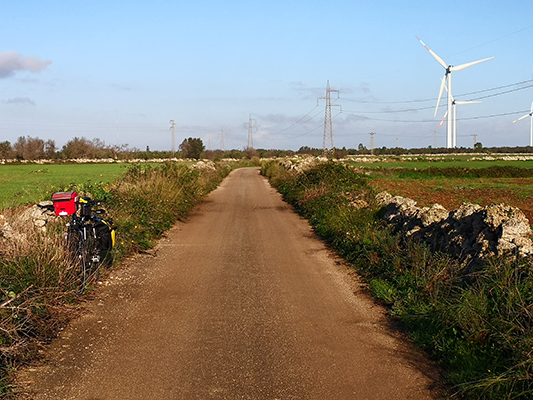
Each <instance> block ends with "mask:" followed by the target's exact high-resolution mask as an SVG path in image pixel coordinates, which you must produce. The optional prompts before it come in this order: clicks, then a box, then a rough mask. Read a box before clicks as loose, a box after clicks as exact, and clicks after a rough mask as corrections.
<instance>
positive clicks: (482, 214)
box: [376, 192, 533, 270]
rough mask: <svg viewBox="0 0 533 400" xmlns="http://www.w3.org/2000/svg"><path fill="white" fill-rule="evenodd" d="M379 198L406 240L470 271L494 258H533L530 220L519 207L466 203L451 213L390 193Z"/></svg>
mask: <svg viewBox="0 0 533 400" xmlns="http://www.w3.org/2000/svg"><path fill="white" fill-rule="evenodd" d="M376 198H377V201H378V202H379V203H380V204H381V205H382V206H383V207H384V209H383V211H384V215H383V218H384V219H385V220H386V221H388V222H390V223H392V224H395V225H396V226H397V227H398V229H399V230H401V231H402V232H403V233H404V234H405V236H406V237H411V238H413V239H414V240H417V241H421V242H424V243H427V244H428V245H429V246H430V247H431V248H432V249H433V250H435V251H442V252H446V253H449V254H452V255H454V256H456V257H457V258H458V259H459V260H460V261H461V263H462V265H463V266H464V267H465V268H467V270H470V269H472V268H474V267H475V266H476V265H478V264H480V263H481V262H483V260H484V259H486V258H487V257H489V256H493V255H501V254H505V253H510V254H518V255H521V256H529V255H532V254H533V242H532V241H531V234H532V232H531V227H530V225H529V220H528V219H527V218H526V216H525V215H524V213H523V212H522V211H521V210H520V209H518V208H516V207H513V206H509V205H507V204H491V205H488V206H485V207H481V206H480V205H478V204H470V203H465V204H463V205H462V206H461V207H459V208H458V209H457V210H453V211H448V210H446V209H445V208H444V207H443V206H441V205H439V204H435V205H433V206H432V207H417V206H416V201H414V200H412V199H409V198H405V197H401V196H392V195H390V194H389V193H387V192H382V193H379V194H378V195H377V197H376Z"/></svg>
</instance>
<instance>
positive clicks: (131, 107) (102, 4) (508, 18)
mask: <svg viewBox="0 0 533 400" xmlns="http://www.w3.org/2000/svg"><path fill="white" fill-rule="evenodd" d="M531 15H533V2H531V1H530V0H513V1H511V2H494V1H486V0H485V1H477V0H459V1H458V0H448V1H447V2H435V1H429V0H425V1H412V0H404V1H392V0H391V1H388V0H387V1H380V0H370V1H365V0H337V1H335V2H332V1H327V0H264V1H263V0H255V1H254V0H232V1H221V0H218V1H217V0H195V1H181V0H174V1H170V0H168V1H162V0H159V1H158V0H151V1H136V0H128V1H125V0H124V1H114V0H106V1H100V0H92V1H87V0H85V1H78V0H71V1H68V2H65V1H55V0H46V1H43V0H38V1H37V0H18V1H13V0H0V142H2V141H6V140H7V141H9V142H11V143H12V144H13V143H15V142H16V140H17V139H18V138H19V137H21V136H30V137H38V138H41V139H44V140H54V141H55V143H56V146H57V147H58V149H61V147H62V146H63V145H64V144H65V143H67V142H68V141H69V140H71V139H73V138H74V137H78V138H81V137H84V138H86V139H89V140H93V139H100V140H102V141H104V142H105V143H106V144H107V145H113V146H114V145H120V146H125V145H127V147H128V148H136V149H139V150H146V149H147V148H149V149H150V150H171V149H172V131H171V129H170V127H171V124H170V121H171V120H174V121H175V124H176V125H175V126H176V128H175V146H176V148H177V146H178V145H179V143H181V142H182V141H183V140H184V139H185V138H189V137H193V138H201V139H202V140H203V142H204V144H205V146H206V147H207V148H208V149H211V150H215V149H224V150H230V149H240V150H242V149H244V148H246V147H247V146H248V144H249V133H250V131H251V134H252V141H253V142H252V144H253V147H254V148H257V149H259V148H261V149H284V150H298V149H299V148H300V147H302V146H309V147H315V148H322V146H323V139H324V125H325V124H324V122H325V115H326V100H325V99H324V98H325V97H326V87H327V83H328V81H329V84H330V87H331V89H333V90H335V91H332V92H330V95H331V103H332V107H331V115H332V125H333V139H334V145H335V147H337V148H342V147H346V148H357V147H358V146H359V144H362V145H364V146H366V147H367V148H370V146H371V137H372V136H371V135H370V133H371V132H372V133H374V135H373V138H374V146H375V147H384V146H385V147H388V148H391V147H403V148H418V147H428V146H432V147H445V145H446V142H445V137H446V123H444V124H443V125H442V126H440V127H439V124H440V122H441V120H442V118H443V116H444V114H445V112H446V100H445V97H446V92H445V94H444V95H443V100H442V101H441V106H440V107H439V109H438V110H437V115H436V116H435V115H434V113H435V106H436V103H437V97H438V94H439V89H440V84H441V79H442V77H443V76H444V72H445V69H444V68H443V67H442V66H441V65H440V64H439V63H438V62H437V61H436V60H435V58H433V57H432V55H431V54H430V53H429V52H428V51H427V50H426V49H425V48H424V46H423V45H422V44H421V43H420V42H419V41H418V40H417V37H416V36H418V37H420V39H421V40H423V42H424V43H425V44H426V45H427V47H428V48H430V49H431V50H432V51H434V52H435V53H436V54H437V55H438V56H439V57H441V58H442V59H443V60H444V61H445V62H446V63H447V64H451V65H460V64H463V63H468V62H471V61H476V60H480V59H484V58H487V57H494V59H492V60H490V61H486V62H483V63H480V64H477V65H474V66H471V67H469V68H466V69H463V70H461V71H455V72H453V73H452V76H453V90H452V92H453V96H454V98H455V99H456V100H458V101H469V100H472V101H480V102H481V103H475V104H464V105H458V106H457V136H458V137H457V146H459V147H472V146H473V145H474V143H475V142H476V141H477V142H481V143H482V144H483V146H484V147H495V146H512V147H514V146H527V145H528V144H529V135H530V123H529V122H530V119H529V118H525V119H523V120H521V121H518V122H517V123H514V124H513V123H512V121H514V120H515V119H517V118H519V117H521V116H523V115H525V114H528V113H529V112H530V110H531V106H532V100H533V51H532V48H531V43H532V38H533V19H532V18H531ZM337 91H338V92H337ZM250 121H251V126H252V128H251V130H250Z"/></svg>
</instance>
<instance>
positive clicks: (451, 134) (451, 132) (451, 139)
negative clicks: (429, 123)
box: [416, 36, 494, 149]
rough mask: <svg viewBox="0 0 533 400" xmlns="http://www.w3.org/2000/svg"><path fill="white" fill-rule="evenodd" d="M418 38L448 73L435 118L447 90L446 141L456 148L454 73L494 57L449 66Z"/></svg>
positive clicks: (443, 83) (441, 89) (448, 146)
mask: <svg viewBox="0 0 533 400" xmlns="http://www.w3.org/2000/svg"><path fill="white" fill-rule="evenodd" d="M416 38H417V39H418V41H419V42H420V43H422V46H424V47H425V49H426V50H427V51H429V53H430V54H431V55H432V56H433V57H434V58H435V60H437V62H438V63H439V64H440V65H442V66H443V67H444V69H446V72H445V73H444V76H443V77H442V80H441V85H440V91H439V97H438V99H437V106H436V107H435V116H436V115H437V111H438V109H439V105H440V99H441V97H442V92H443V91H444V89H445V88H446V90H447V92H448V108H447V111H446V112H447V114H448V116H449V117H448V124H447V129H446V134H447V136H446V137H447V139H446V147H447V148H448V149H449V148H452V147H455V145H456V144H457V137H456V132H455V128H453V127H454V126H456V120H455V115H454V114H452V108H453V105H454V104H453V95H452V72H455V71H460V70H462V69H465V68H468V67H471V66H472V65H476V64H479V63H482V62H483V61H488V60H492V59H493V58H494V57H489V58H484V59H483V60H478V61H473V62H469V63H466V64H461V65H457V66H453V65H448V64H446V63H445V62H444V60H443V59H442V58H440V57H439V56H438V55H437V54H435V52H434V51H432V50H431V49H430V48H428V47H427V46H426V44H425V43H424V42H423V41H422V40H421V39H420V38H419V37H418V36H416ZM446 82H447V83H448V87H446ZM456 103H457V104H460V103H459V102H456Z"/></svg>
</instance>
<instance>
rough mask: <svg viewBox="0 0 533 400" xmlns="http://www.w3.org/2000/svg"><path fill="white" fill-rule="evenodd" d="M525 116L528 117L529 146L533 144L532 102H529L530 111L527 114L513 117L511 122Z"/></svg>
mask: <svg viewBox="0 0 533 400" xmlns="http://www.w3.org/2000/svg"><path fill="white" fill-rule="evenodd" d="M526 117H530V118H529V147H532V146H533V102H531V111H530V112H529V114H526V115H522V116H521V117H520V118H518V119H515V120H514V121H513V124H514V123H515V122H518V121H520V120H521V119H524V118H526Z"/></svg>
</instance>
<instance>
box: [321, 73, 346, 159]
mask: <svg viewBox="0 0 533 400" xmlns="http://www.w3.org/2000/svg"><path fill="white" fill-rule="evenodd" d="M331 92H336V93H337V99H338V98H339V91H338V90H335V89H331V88H330V87H329V80H328V86H327V87H326V97H319V98H318V99H317V103H318V100H322V99H326V115H325V118H324V145H323V150H324V153H327V152H328V151H332V150H333V148H334V147H335V145H334V141H333V121H332V120H331V107H332V106H337V107H340V105H339V104H332V103H331ZM337 99H335V100H337ZM341 112H342V108H341Z"/></svg>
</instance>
